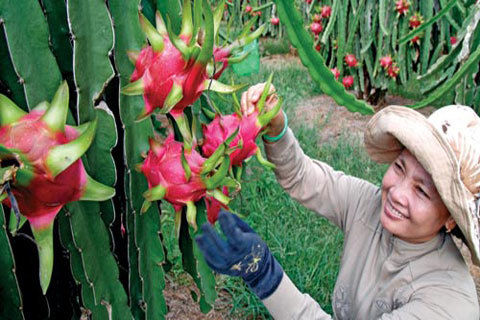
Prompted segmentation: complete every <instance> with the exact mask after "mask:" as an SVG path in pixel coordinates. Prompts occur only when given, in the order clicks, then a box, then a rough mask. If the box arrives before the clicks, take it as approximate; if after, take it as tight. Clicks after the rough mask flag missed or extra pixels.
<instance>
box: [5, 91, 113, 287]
mask: <svg viewBox="0 0 480 320" xmlns="http://www.w3.org/2000/svg"><path fill="white" fill-rule="evenodd" d="M68 100H69V93H68V85H67V83H66V82H63V84H62V85H61V86H60V87H59V89H58V90H57V92H56V94H55V96H54V98H53V100H52V102H51V104H50V106H48V108H46V110H45V108H43V106H45V104H44V105H42V104H41V105H40V106H39V107H37V108H35V109H33V110H32V111H31V112H30V113H26V112H25V111H23V110H22V109H20V108H19V107H18V106H17V105H15V104H14V103H13V102H12V101H11V100H10V99H8V98H7V97H6V96H4V95H0V149H1V152H0V164H1V167H2V176H1V177H0V179H1V180H2V185H3V184H4V183H6V182H7V181H8V183H9V184H10V188H11V191H12V194H13V196H14V197H15V200H16V201H15V202H16V203H17V204H18V209H19V211H20V214H21V215H23V216H24V217H25V218H26V219H27V220H28V221H29V223H30V227H31V228H32V231H33V235H34V237H35V239H36V241H37V245H38V247H39V251H40V254H39V257H40V284H41V286H42V290H43V292H44V293H45V291H46V289H47V288H48V284H49V282H50V276H51V272H52V267H53V220H54V219H55V216H56V215H57V213H58V212H59V211H60V209H61V208H62V207H63V206H64V205H65V204H67V203H70V202H73V201H78V200H93V201H101V200H106V199H108V198H111V197H112V196H113V195H114V194H115V190H114V189H113V188H110V187H107V186H104V185H102V184H100V183H99V182H96V181H94V180H93V179H92V178H90V177H89V176H88V174H87V172H86V171H85V168H84V166H83V162H82V160H81V156H82V155H83V154H84V153H85V152H86V151H87V149H88V147H89V146H90V144H91V143H92V141H93V138H94V135H95V130H96V125H97V122H96V120H95V121H92V122H90V123H88V124H86V128H84V129H83V130H80V129H78V128H76V127H72V126H68V125H65V122H66V119H67V113H68ZM1 190H2V191H1V193H4V192H5V189H4V188H3V186H2V189H1ZM11 201H14V200H13V198H12V199H11V198H10V197H5V198H4V197H2V203H3V204H5V205H7V206H8V207H12V202H11Z"/></svg>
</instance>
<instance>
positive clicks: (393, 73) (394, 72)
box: [387, 64, 400, 79]
mask: <svg viewBox="0 0 480 320" xmlns="http://www.w3.org/2000/svg"><path fill="white" fill-rule="evenodd" d="M399 72H400V68H399V67H398V66H397V65H396V64H393V65H391V66H390V67H388V69H387V74H388V76H389V77H390V78H393V79H395V78H396V77H397V76H398V73H399Z"/></svg>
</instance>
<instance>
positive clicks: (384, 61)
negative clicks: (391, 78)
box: [380, 55, 393, 69]
mask: <svg viewBox="0 0 480 320" xmlns="http://www.w3.org/2000/svg"><path fill="white" fill-rule="evenodd" d="M392 63H393V59H392V57H391V56H390V55H388V56H383V57H381V58H380V65H381V66H382V68H384V69H386V68H388V67H390V66H391V65H392Z"/></svg>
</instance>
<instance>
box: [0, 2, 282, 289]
mask: <svg viewBox="0 0 480 320" xmlns="http://www.w3.org/2000/svg"><path fill="white" fill-rule="evenodd" d="M195 1H197V0H195ZM194 8H195V11H198V12H192V7H191V3H190V0H185V1H184V7H183V17H182V27H181V31H180V34H178V35H176V34H174V33H173V32H172V31H171V28H170V26H169V25H166V24H165V22H164V20H163V19H162V18H161V15H160V14H159V13H157V16H156V27H154V26H153V25H152V24H151V23H150V22H149V21H148V20H147V19H146V18H145V17H144V16H142V15H141V14H140V18H139V19H140V24H141V27H142V29H143V31H144V32H145V34H146V36H147V39H148V45H146V46H145V47H144V48H143V49H142V50H141V51H139V52H134V51H131V52H128V53H126V54H128V56H129V58H130V60H132V62H134V64H135V69H134V72H133V74H132V75H131V83H130V84H129V85H127V86H125V87H124V88H123V89H122V93H123V94H126V95H138V94H141V95H142V96H143V100H144V109H143V111H142V113H141V114H139V115H138V120H139V121H141V120H145V119H148V118H150V117H149V116H150V115H152V114H154V113H156V114H157V113H161V114H170V115H171V119H172V125H173V123H175V125H176V126H177V128H178V129H179V132H180V135H179V136H177V137H176V136H175V135H174V133H173V132H172V133H170V134H169V135H168V137H166V139H164V141H163V142H160V141H159V139H158V138H157V137H150V141H149V142H150V149H149V150H148V152H147V153H146V156H145V159H144V162H143V163H142V164H140V165H139V170H140V171H141V172H142V173H143V174H144V175H145V177H146V180H147V181H148V186H149V188H148V190H146V191H145V193H144V197H145V202H144V204H143V206H142V212H145V211H146V210H147V209H148V207H149V206H150V204H151V202H153V201H156V200H162V199H163V200H165V201H168V202H169V203H171V204H172V205H173V207H174V208H175V211H176V217H175V220H176V227H177V230H179V226H180V221H181V220H180V219H181V216H182V215H181V211H182V209H183V208H184V207H186V218H187V221H188V223H189V224H190V225H191V226H192V227H193V228H195V229H196V228H197V225H196V206H195V202H197V201H201V200H202V199H203V201H205V204H206V208H207V212H208V220H209V221H210V222H211V223H215V221H216V218H217V215H218V212H219V210H220V208H221V207H224V208H227V206H228V204H229V201H230V196H231V194H232V193H234V192H237V191H238V190H239V189H240V182H239V177H240V176H241V172H242V166H243V163H244V161H245V160H247V159H248V158H250V157H251V156H252V155H255V154H256V155H257V157H258V158H259V160H260V161H261V162H262V164H265V165H269V166H271V164H269V163H268V161H266V160H265V159H263V158H262V156H261V153H260V150H259V148H258V146H257V144H256V142H255V139H256V138H257V136H259V135H261V134H262V128H263V127H264V126H265V125H266V124H267V123H268V122H269V121H270V119H272V118H273V117H274V116H275V114H276V113H277V112H278V110H279V108H280V103H279V104H278V105H277V107H275V108H274V109H272V110H268V111H267V110H263V105H264V103H265V100H266V96H267V92H268V86H269V84H268V85H267V88H266V91H265V93H264V95H263V96H262V99H261V101H260V102H259V103H258V105H257V109H256V110H255V112H253V113H252V114H250V115H242V113H241V112H240V107H239V106H237V109H236V110H237V111H236V112H235V113H234V114H229V115H222V114H220V113H218V112H217V113H215V112H213V111H209V113H208V114H209V115H210V116H211V122H210V123H203V124H202V125H203V137H202V138H201V139H200V138H199V137H196V136H195V135H194V134H193V133H192V129H191V126H192V127H193V125H190V122H189V120H188V119H187V117H186V116H185V114H184V110H185V109H186V108H187V107H189V106H191V105H192V104H193V103H194V102H195V101H196V100H197V99H199V97H200V95H201V94H202V93H203V92H204V91H205V90H213V91H216V92H220V93H230V94H232V93H234V92H235V91H236V90H238V89H240V88H242V87H243V86H238V85H237V86H233V85H232V86H230V85H225V84H222V83H220V82H219V81H217V79H218V78H219V77H220V75H221V74H222V72H223V71H224V70H225V68H227V66H228V65H229V64H231V63H236V62H240V61H241V60H242V59H244V58H245V57H246V56H247V54H245V53H243V52H242V48H243V47H244V46H245V45H246V44H248V43H250V42H251V41H253V40H255V39H256V38H257V37H258V36H259V35H260V34H261V33H262V31H263V28H264V27H260V28H259V29H257V30H256V31H254V32H250V30H248V32H243V33H242V34H241V35H240V36H239V37H238V38H237V39H236V40H235V41H233V42H232V43H230V44H228V45H225V46H217V45H215V41H214V39H215V38H217V32H218V28H219V23H220V20H221V17H222V14H223V12H222V10H223V6H219V7H218V8H217V9H216V10H215V11H214V12H212V10H211V9H210V7H209V5H208V3H207V1H206V0H203V2H202V3H201V5H200V1H199V2H198V3H195V4H194ZM192 15H193V16H194V17H200V18H201V20H203V21H195V24H194V23H193V22H194V21H193V19H192ZM197 19H198V18H197ZM270 81H271V79H270ZM236 102H237V104H238V100H237V101H236ZM68 104H69V88H68V85H67V83H66V82H63V84H61V85H60V87H59V89H58V90H57V92H56V94H55V96H54V98H53V100H52V101H51V102H50V103H49V102H42V103H40V104H39V105H38V106H37V107H35V108H34V109H32V110H31V111H30V112H29V113H27V112H25V111H23V110H22V109H21V108H20V107H19V106H17V105H16V104H15V103H14V102H13V101H11V100H10V99H9V98H7V97H6V96H4V95H0V165H1V166H0V179H1V181H0V186H1V187H0V188H1V190H0V195H1V198H0V200H1V201H2V203H3V204H5V205H7V206H8V207H10V208H11V209H12V217H13V220H15V221H16V222H17V227H16V228H17V229H18V228H19V227H20V224H23V222H25V221H28V222H29V224H30V227H31V229H32V233H33V235H34V238H35V241H36V243H37V247H38V251H39V259H40V284H41V287H42V290H43V292H44V293H45V292H46V290H47V289H48V285H49V283H50V279H51V274H52V269H53V223H54V219H55V217H56V215H57V214H58V212H59V211H60V209H62V208H63V207H64V206H65V205H66V204H67V203H70V202H74V201H79V200H86V201H104V200H107V199H110V198H112V197H113V196H114V195H115V189H114V188H112V187H109V186H105V185H103V184H101V183H99V182H97V181H95V180H94V179H93V178H91V177H90V176H89V175H88V174H87V172H86V170H85V167H84V165H83V162H82V159H81V157H82V155H83V154H84V153H85V152H86V151H87V149H88V148H89V147H90V145H91V144H92V142H93V140H94V137H95V132H96V126H97V121H96V120H94V121H91V122H89V123H84V124H82V125H80V126H70V125H66V120H67V115H68V112H69V111H68ZM199 141H202V143H200V142H199ZM13 213H14V214H13ZM11 220H12V219H11Z"/></svg>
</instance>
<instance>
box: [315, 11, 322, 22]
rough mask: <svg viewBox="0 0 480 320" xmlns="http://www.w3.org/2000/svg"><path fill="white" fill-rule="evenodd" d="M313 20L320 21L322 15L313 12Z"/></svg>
mask: <svg viewBox="0 0 480 320" xmlns="http://www.w3.org/2000/svg"><path fill="white" fill-rule="evenodd" d="M313 21H314V22H320V21H322V16H321V15H319V14H318V13H315V14H314V15H313Z"/></svg>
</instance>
